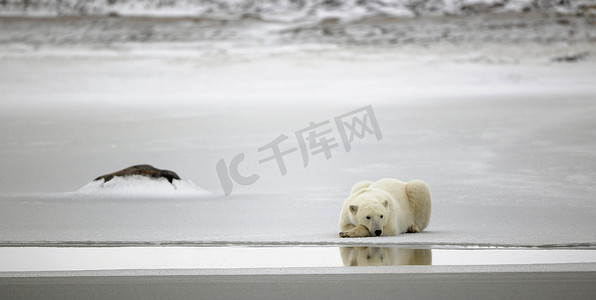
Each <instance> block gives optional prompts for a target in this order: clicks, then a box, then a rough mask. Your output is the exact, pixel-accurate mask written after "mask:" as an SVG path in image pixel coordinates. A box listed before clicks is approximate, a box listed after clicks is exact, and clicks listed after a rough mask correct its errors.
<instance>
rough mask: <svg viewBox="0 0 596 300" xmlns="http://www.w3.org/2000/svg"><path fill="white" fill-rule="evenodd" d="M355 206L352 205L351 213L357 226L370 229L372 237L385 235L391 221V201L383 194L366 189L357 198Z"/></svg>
mask: <svg viewBox="0 0 596 300" xmlns="http://www.w3.org/2000/svg"><path fill="white" fill-rule="evenodd" d="M354 203H355V204H352V205H350V213H351V214H352V216H353V217H354V218H355V220H356V221H357V224H359V225H363V226H365V227H366V228H368V231H369V232H370V234H371V236H380V235H382V234H383V228H385V226H387V222H388V220H389V201H388V199H387V198H386V196H385V195H384V194H382V193H376V192H374V191H372V190H369V189H365V190H363V191H362V192H361V193H360V194H359V195H358V196H357V197H356V201H355V202H354Z"/></svg>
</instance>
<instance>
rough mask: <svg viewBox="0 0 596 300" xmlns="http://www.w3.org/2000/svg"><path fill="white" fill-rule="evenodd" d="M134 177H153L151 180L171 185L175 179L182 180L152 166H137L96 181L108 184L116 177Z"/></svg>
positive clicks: (173, 174) (101, 177)
mask: <svg viewBox="0 0 596 300" xmlns="http://www.w3.org/2000/svg"><path fill="white" fill-rule="evenodd" d="M132 175H141V176H146V177H151V178H165V179H167V180H168V181H169V182H170V183H172V181H173V180H174V179H178V180H179V179H180V177H179V176H178V174H176V173H174V172H172V171H170V170H160V169H157V168H155V167H153V166H151V165H136V166H132V167H128V168H126V169H123V170H120V171H118V172H114V173H110V174H106V175H102V176H99V177H97V178H95V180H101V179H103V180H104V182H108V181H110V180H112V178H114V176H119V177H126V176H132Z"/></svg>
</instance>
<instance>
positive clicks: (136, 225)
mask: <svg viewBox="0 0 596 300" xmlns="http://www.w3.org/2000/svg"><path fill="white" fill-rule="evenodd" d="M446 20H447V21H446V22H439V21H437V20H435V19H430V20H429V21H428V22H426V23H424V24H425V25H424V26H413V25H415V24H418V23H417V22H422V21H420V19H411V20H395V19H392V20H389V21H386V22H380V23H375V22H373V21H370V22H365V23H354V24H351V25H346V26H347V27H345V28H347V29H350V30H353V31H350V30H347V31H346V32H343V33H341V32H340V33H337V34H333V32H335V31H334V30H336V29H338V28H340V26H339V25H337V24H335V25H334V24H332V25H330V26H331V27H328V25H324V24H323V25H320V24H319V25H317V26H318V27H308V28H307V29H304V30H302V29H301V30H298V31H286V29H287V28H286V25H284V26H282V27H283V28H282V29H283V30H281V29H280V28H278V27H277V26H278V24H273V25H271V24H260V25H259V24H257V23H250V24H248V25H247V24H244V25H246V26H240V25H238V24H232V25H229V26H230V27H225V28H226V30H223V31H222V30H220V27H218V26H219V25H217V26H213V25H209V24H206V25H205V24H204V23H201V24H202V25H200V26H203V25H205V26H207V27H205V28H203V27H200V26H199V27H198V28H194V27H192V26H194V25H192V24H193V23H192V21H188V20H187V21H184V20H182V21H180V20H173V21H168V22H173V23H167V22H166V23H167V24H165V25H163V24H162V25H160V26H158V25H155V27H151V28H153V29H152V30H151V31H150V32H152V34H149V35H148V38H147V40H141V41H138V40H134V39H132V38H131V37H132V36H137V35H136V33H137V32H138V31H139V30H140V29H139V28H141V29H142V28H147V26H146V25H143V24H144V23H142V22H147V20H145V19H105V18H98V19H94V20H92V21H88V20H87V21H85V20H74V21H73V22H75V23H74V24H73V23H69V22H71V21H72V20H69V19H57V20H51V19H49V20H45V19H35V20H29V19H2V20H1V22H2V26H0V41H2V42H1V44H0V95H1V97H2V101H1V102H0V116H1V118H0V157H1V158H0V169H1V170H3V172H2V173H1V174H0V191H1V195H0V242H2V243H3V244H5V245H7V244H23V243H24V244H29V243H33V244H47V243H49V244H70V245H83V244H93V243H96V244H97V245H104V244H122V243H124V244H131V245H145V244H156V243H162V244H181V243H182V244H195V243H197V244H239V245H264V244H267V245H280V244H283V245H297V244H299V245H304V244H347V243H349V244H387V245H389V244H458V245H515V246H561V247H577V246H581V247H590V248H591V247H594V246H596V231H594V228H596V218H595V217H594V216H595V215H596V202H595V199H594V196H593V195H594V193H595V192H596V185H595V182H596V171H595V170H596V160H595V156H596V150H595V149H596V133H595V132H596V130H595V129H596V119H594V115H595V114H596V102H595V99H596V98H595V97H596V77H595V76H594V74H595V71H596V61H595V60H594V58H593V55H594V53H595V52H594V50H595V47H594V37H593V32H595V31H594V30H593V29H594V21H593V19H591V18H589V17H565V18H563V19H562V18H560V17H554V16H548V15H547V16H540V15H531V16H525V17H512V18H510V19H506V18H503V17H487V16H482V17H476V18H466V19H458V18H448V19H446ZM462 20H464V21H462ZM561 20H563V21H561ZM76 22H79V23H76ZM139 22H141V23H139ZM176 22H179V23H176ZM83 24H87V25H89V26H90V28H87V29H86V31H85V28H83V27H84V26H83ZM139 24H141V25H139ZM156 24H158V23H156ZM177 24H178V25H177ZM180 24H182V25H180ZM189 24H190V25H189ZM375 24H376V25H375ZM481 24H486V26H485V27H482V26H479V25H481ZM490 24H493V25H494V24H497V25H498V26H497V25H495V26H493V27H490V26H489V25H490ZM499 24H500V25H499ZM507 24H508V25H507ZM512 24H513V25H512ZM515 24H518V25H515ZM519 24H526V25H519ZM5 25H7V26H5ZM79 25H80V26H79ZM94 26H99V27H98V28H99V29H96V28H95V27H94ZM102 26H103V27H102ZM168 26H171V27H168ZM176 26H178V27H176ZM188 26H190V29H189V27H188ZM197 26H198V25H197ZM271 26H273V27H271ZM334 26H335V27H334ZM408 26H410V27H408ZM446 26H447V27H449V28H450V29H449V32H450V33H448V34H446V35H445V34H443V31H440V32H441V34H440V35H439V34H437V30H444V29H445V28H447V27H446ZM15 28H16V29H15ZM73 28H78V29H76V30H75V29H73ZM101 28H116V30H115V31H113V32H112V33H110V31H109V30H108V31H107V32H108V33H106V34H105V35H104V34H102V32H104V31H102V30H100V29H101ZM177 28H178V29H179V30H180V32H182V33H186V32H188V34H189V36H188V37H187V39H184V34H181V35H180V36H177V37H172V36H171V35H169V34H168V33H172V32H177V31H178V29H177ZM272 28H273V31H270V30H271V29H272ZM383 28H385V29H386V30H388V31H384V30H385V29H383ZM400 28H404V33H403V35H400V31H399V30H400ZM408 28H409V29H411V30H412V31H408V30H406V29H408ZM17 29H18V30H17ZM162 29H163V32H165V33H166V34H162V35H159V34H155V33H156V32H157V33H159V32H162ZM257 29H258V30H263V29H265V31H258V30H257ZM77 30H82V31H81V33H80V34H78V33H77V32H79V31H77ZM255 30H257V31H256V32H255ZM309 30H310V31H311V33H308V32H309ZM359 30H360V31H359ZM362 30H364V31H362ZM367 30H368V31H370V32H373V35H370V34H366V32H368V31H367ZM417 30H418V31H417ZM541 30H543V31H541ZM15 32H16V33H15ZM69 32H71V33H72V35H69ZM264 32H266V33H267V34H264ZM271 32H274V33H271ZM305 32H306V33H305ZM352 32H356V33H358V32H364V34H362V35H356V36H355V35H354V34H351V33H352ZM375 32H377V33H378V36H377V37H379V39H380V40H375V39H371V37H374V36H375V35H374V33H375ZM412 32H414V33H412ZM424 32H427V33H428V34H427V35H424ZM454 32H455V33H456V36H458V35H459V36H462V38H461V39H460V38H455V39H452V37H453V35H452V34H451V33H454ZM193 33H195V34H197V35H199V36H193V35H192V34H193ZM199 33H202V34H204V35H200V34H199ZM228 33H232V34H228ZM288 34H289V35H288ZM156 36H157V37H156ZM261 36H262V37H263V38H261V39H259V38H252V37H261ZM424 36H426V37H428V38H423V37H424ZM393 37H394V38H395V40H392V38H393ZM408 37H411V40H408V39H407V38H408ZM524 37H527V39H524ZM402 38H404V40H401V39H402ZM290 40H291V41H295V42H288V41H290ZM568 58H569V59H568ZM369 104H370V105H372V108H373V110H374V113H375V115H376V119H377V121H378V123H379V127H380V129H381V131H382V135H383V138H382V140H380V141H377V140H376V139H375V138H374V137H373V136H370V135H368V136H366V137H365V138H363V139H358V138H356V139H355V140H354V142H353V144H352V149H351V151H350V152H346V151H345V150H344V149H343V147H341V146H340V147H337V148H334V149H333V151H332V156H331V158H330V159H329V160H325V159H324V157H323V156H322V154H318V155H314V156H312V157H311V158H310V162H309V165H308V167H306V168H304V167H303V161H302V158H301V156H300V154H299V152H294V153H291V154H289V155H287V156H286V157H284V158H285V162H286V164H287V175H285V176H281V175H280V171H279V169H278V167H277V166H276V164H275V163H274V162H273V161H269V162H265V163H263V164H259V163H258V161H259V160H260V159H263V158H265V157H266V156H268V155H269V154H268V153H266V152H258V151H257V148H259V147H262V146H264V145H266V144H268V143H270V142H271V141H273V140H274V139H275V138H277V137H278V136H279V135H280V134H285V135H287V136H289V140H287V141H286V142H284V144H282V148H284V147H297V146H298V144H297V142H296V139H295V135H294V134H295V132H296V131H298V130H300V129H303V128H305V127H307V126H308V125H309V122H322V121H326V120H331V121H332V123H331V124H333V118H335V117H337V116H339V115H342V114H344V113H347V112H350V111H353V110H355V109H358V108H361V107H363V106H366V105H369ZM334 130H335V129H334ZM332 134H334V135H335V137H336V138H337V139H338V140H339V137H338V136H337V131H333V133H332ZM238 153H245V160H244V162H243V163H242V164H241V168H240V173H242V174H246V175H249V174H252V173H257V174H259V175H260V178H259V179H258V181H257V182H255V183H254V184H252V185H248V186H241V185H238V184H235V186H234V189H233V191H232V194H231V195H230V196H227V197H225V196H224V195H223V191H222V187H221V184H220V181H219V177H218V174H217V172H216V167H215V166H216V164H217V162H218V161H219V160H220V159H224V160H225V161H226V162H227V163H229V162H230V161H231V160H232V158H233V157H234V156H235V155H236V154H238ZM139 163H149V164H153V165H155V166H156V167H159V168H166V169H171V170H174V171H176V172H177V173H178V174H179V175H180V176H181V177H182V178H184V179H187V180H190V181H191V182H193V183H194V184H196V185H197V186H199V187H200V188H202V189H205V190H207V191H209V192H210V193H209V194H193V193H190V194H184V195H179V194H173V193H171V191H168V190H161V191H158V192H155V193H154V194H153V195H152V196H151V197H141V198H139V197H128V196H122V195H110V196H103V195H96V196H97V197H78V196H77V194H76V193H73V192H75V191H77V190H79V189H80V188H81V187H83V186H85V185H86V184H88V183H89V182H90V181H91V180H92V179H94V178H95V177H97V176H99V175H101V174H105V173H109V172H112V171H116V170H119V169H122V168H124V167H127V166H130V165H133V164H139ZM382 177H397V178H400V179H403V180H409V179H413V178H421V179H424V180H426V181H427V182H428V183H429V185H430V187H431V190H432V195H433V215H432V219H431V224H430V227H429V228H428V230H427V231H426V232H423V233H421V234H408V235H400V236H396V237H382V238H368V239H349V240H347V239H340V238H338V236H337V233H338V228H337V221H338V216H339V211H340V208H341V204H342V202H343V200H344V198H345V197H346V195H347V193H348V191H349V189H350V186H351V185H352V184H353V183H355V182H357V181H359V180H365V179H378V178H382ZM189 195H190V196H189Z"/></svg>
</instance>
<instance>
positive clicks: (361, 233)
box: [339, 225, 371, 238]
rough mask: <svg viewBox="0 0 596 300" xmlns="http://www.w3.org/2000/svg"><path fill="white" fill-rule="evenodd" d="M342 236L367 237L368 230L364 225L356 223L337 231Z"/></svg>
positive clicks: (368, 234)
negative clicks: (356, 224)
mask: <svg viewBox="0 0 596 300" xmlns="http://www.w3.org/2000/svg"><path fill="white" fill-rule="evenodd" d="M339 236H340V237H342V238H353V237H369V236H371V235H370V231H369V230H368V228H366V226H364V225H358V226H356V227H354V228H352V229H350V230H348V231H342V232H340V233H339Z"/></svg>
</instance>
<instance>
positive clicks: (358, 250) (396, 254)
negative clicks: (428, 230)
mask: <svg viewBox="0 0 596 300" xmlns="http://www.w3.org/2000/svg"><path fill="white" fill-rule="evenodd" d="M339 251H340V253H341V259H342V261H343V263H344V266H403V265H432V251H431V250H430V249H407V248H395V247H340V248H339Z"/></svg>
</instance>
